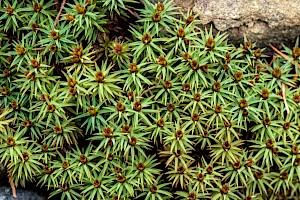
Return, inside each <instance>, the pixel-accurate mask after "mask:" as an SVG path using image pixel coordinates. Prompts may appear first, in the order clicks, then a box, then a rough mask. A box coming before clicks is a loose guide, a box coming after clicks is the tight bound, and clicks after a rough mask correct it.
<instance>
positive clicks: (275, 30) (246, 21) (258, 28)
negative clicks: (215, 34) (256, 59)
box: [152, 0, 300, 46]
mask: <svg viewBox="0 0 300 200" xmlns="http://www.w3.org/2000/svg"><path fill="white" fill-rule="evenodd" d="M152 1H153V2H157V1H158V0H152ZM161 1H162V0H161ZM174 3H175V5H176V6H180V7H182V9H183V10H185V11H186V10H188V9H192V10H193V12H194V13H195V14H198V15H199V16H200V19H201V20H202V23H203V26H206V27H210V26H211V25H213V27H214V30H215V31H222V32H227V33H228V35H229V41H230V42H232V43H235V44H237V43H241V42H243V36H244V35H245V36H247V38H249V39H250V40H251V41H253V42H257V44H258V46H267V45H268V44H269V43H272V44H275V45H277V46H278V45H279V44H281V43H284V44H290V45H293V44H294V42H295V39H296V37H299V36H300V34H299V32H300V3H299V1H295V0H285V1H282V0H222V1H220V0H174Z"/></svg>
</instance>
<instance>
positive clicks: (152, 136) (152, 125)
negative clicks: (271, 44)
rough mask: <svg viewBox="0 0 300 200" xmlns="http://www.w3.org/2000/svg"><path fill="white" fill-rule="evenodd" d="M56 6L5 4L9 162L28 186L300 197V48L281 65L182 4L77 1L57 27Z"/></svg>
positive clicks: (3, 103) (106, 192) (1, 104)
mask: <svg viewBox="0 0 300 200" xmlns="http://www.w3.org/2000/svg"><path fill="white" fill-rule="evenodd" d="M55 2H56V1H54V0H50V1H45V0H39V1H31V0H26V1H25V0H13V1H8V0H5V1H1V2H0V7H1V8H0V163H2V164H4V166H5V167H6V169H7V170H8V172H9V173H11V178H12V180H13V182H14V183H15V185H16V186H22V187H25V186H26V185H27V184H28V183H30V182H34V183H38V186H40V187H42V188H44V189H46V190H48V191H49V193H50V197H60V198H61V199H69V200H71V199H76V200H78V199H115V200H116V199H122V200H127V199H146V200H168V199H170V200H171V199H174V198H177V199H188V200H195V199H214V200H218V199H220V200H221V199H222V200H231V199H248V200H250V199H281V198H282V199H283V198H287V197H294V198H297V197H299V196H300V191H299V180H300V155H299V145H300V140H299V139H300V138H299V136H300V89H299V83H300V79H299V73H300V71H299V69H300V68H299V59H300V48H299V41H298V40H297V41H296V44H295V46H294V47H293V48H292V49H290V48H288V47H287V46H283V51H282V52H283V53H284V54H285V55H286V56H287V58H285V57H282V56H280V55H276V58H275V59H274V60H273V61H272V63H270V61H271V59H270V58H268V57H267V56H266V55H265V54H264V49H260V48H257V47H256V44H255V43H252V42H251V41H250V40H249V39H247V38H246V37H245V38H244V41H243V44H241V45H240V46H239V47H236V46H234V45H232V44H228V42H227V35H226V34H222V33H217V34H213V31H212V28H210V29H208V30H207V29H203V30H202V29H200V28H199V26H198V25H199V24H200V23H201V20H199V19H198V18H197V16H193V15H192V13H191V12H190V11H189V12H187V13H180V12H179V10H178V8H176V7H175V6H174V5H173V2H172V1H167V0H166V1H164V2H158V3H156V4H153V3H151V2H150V1H148V0H143V2H144V7H142V6H143V5H142V4H140V3H139V2H138V1H134V0H74V1H73V0H68V1H67V3H66V5H65V6H64V8H63V10H62V13H61V16H60V18H59V21H56V20H55V18H56V16H57V14H58V11H59V7H60V5H57V6H56V3H55ZM59 2H60V1H59ZM133 6H137V7H138V9H134V8H133ZM56 7H58V8H56ZM134 20H136V21H134Z"/></svg>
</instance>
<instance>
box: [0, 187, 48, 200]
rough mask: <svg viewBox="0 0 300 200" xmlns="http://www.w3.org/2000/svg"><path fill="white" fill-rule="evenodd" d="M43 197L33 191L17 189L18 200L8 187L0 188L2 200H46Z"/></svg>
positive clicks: (0, 198) (0, 199)
mask: <svg viewBox="0 0 300 200" xmlns="http://www.w3.org/2000/svg"><path fill="white" fill-rule="evenodd" d="M45 199H46V198H45V197H42V196H40V195H38V194H36V193H35V192H33V191H31V190H24V189H19V188H18V189H17V199H14V198H13V196H12V192H11V188H10V187H7V186H1V187H0V200H45Z"/></svg>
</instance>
